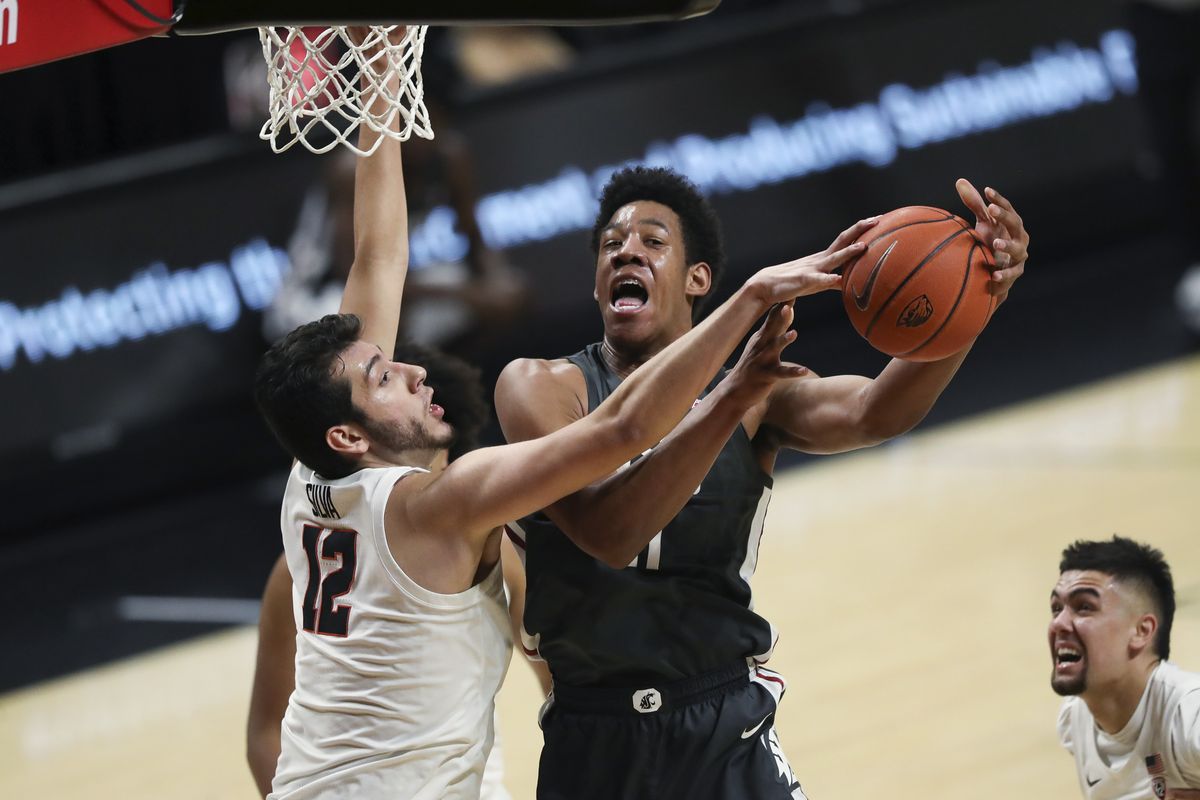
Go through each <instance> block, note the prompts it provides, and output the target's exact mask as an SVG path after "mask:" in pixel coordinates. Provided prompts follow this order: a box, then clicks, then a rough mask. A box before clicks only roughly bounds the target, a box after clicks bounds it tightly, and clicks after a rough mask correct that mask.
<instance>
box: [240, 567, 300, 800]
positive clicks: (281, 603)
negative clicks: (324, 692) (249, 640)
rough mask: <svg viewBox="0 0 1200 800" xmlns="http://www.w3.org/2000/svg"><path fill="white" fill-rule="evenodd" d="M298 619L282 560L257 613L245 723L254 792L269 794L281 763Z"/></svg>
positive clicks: (294, 658)
mask: <svg viewBox="0 0 1200 800" xmlns="http://www.w3.org/2000/svg"><path fill="white" fill-rule="evenodd" d="M295 662H296V621H295V618H294V617H293V616H292V577H291V575H289V574H288V568H287V562H286V561H285V560H284V558H283V556H280V557H279V559H278V560H277V561H276V562H275V566H274V567H273V568H272V569H271V574H270V576H269V577H268V578H267V585H266V588H265V589H264V590H263V597H262V608H261V609H260V611H259V614H258V657H257V659H256V661H255V664H254V683H253V685H252V687H251V690H250V713H249V714H248V715H247V719H246V760H247V761H248V762H249V763H250V772H251V774H253V775H254V783H255V785H256V786H257V787H258V793H259V794H260V795H262V796H263V797H266V796H267V795H268V794H270V792H271V779H272V778H274V777H275V766H276V764H277V762H278V761H279V727H280V725H281V724H282V723H283V714H284V712H285V711H286V710H287V704H288V698H289V697H291V695H292V690H293V689H294V688H295V687H296V671H295V669H296V667H295Z"/></svg>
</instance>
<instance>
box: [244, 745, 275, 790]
mask: <svg viewBox="0 0 1200 800" xmlns="http://www.w3.org/2000/svg"><path fill="white" fill-rule="evenodd" d="M246 760H247V761H248V762H249V764H250V774H251V775H252V776H253V777H254V785H255V786H256V787H257V788H258V794H259V796H261V797H266V796H267V795H268V794H270V793H271V781H272V779H273V778H274V777H275V767H276V765H277V763H278V762H279V732H278V731H275V732H274V733H271V732H268V731H263V730H260V731H252V732H251V734H250V736H248V737H247V740H246Z"/></svg>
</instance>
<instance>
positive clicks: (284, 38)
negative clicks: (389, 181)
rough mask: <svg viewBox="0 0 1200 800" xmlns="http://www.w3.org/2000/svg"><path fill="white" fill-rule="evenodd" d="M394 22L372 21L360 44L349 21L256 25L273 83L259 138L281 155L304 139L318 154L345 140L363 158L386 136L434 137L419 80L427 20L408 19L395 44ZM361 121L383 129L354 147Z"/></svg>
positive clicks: (404, 138)
mask: <svg viewBox="0 0 1200 800" xmlns="http://www.w3.org/2000/svg"><path fill="white" fill-rule="evenodd" d="M397 27H399V26H396V25H373V26H371V27H370V28H369V29H368V33H367V34H366V36H365V37H363V41H362V42H358V43H356V42H355V41H354V39H353V38H352V37H351V36H350V34H349V33H348V29H347V28H346V27H345V26H340V27H331V28H291V27H270V28H259V29H258V36H259V40H260V41H261V42H262V48H263V57H264V58H265V59H266V62H267V83H268V84H269V85H270V88H271V96H270V101H269V105H268V118H267V121H266V122H265V123H263V126H262V130H260V131H259V133H258V135H259V138H261V139H264V140H266V141H269V142H270V143H271V149H272V150H274V151H275V152H276V153H282V152H283V151H284V150H287V149H288V148H289V147H291V146H292V145H294V144H296V142H300V143H301V144H303V145H304V146H305V147H307V148H308V149H309V150H311V151H312V152H314V153H326V152H329V151H330V150H332V149H333V148H334V147H337V146H338V145H339V144H342V145H345V146H346V147H348V148H350V149H351V150H353V151H354V152H355V153H357V154H358V155H360V156H369V155H370V154H371V153H373V152H375V148H377V147H378V146H379V143H380V142H382V141H383V137H384V136H387V137H389V138H392V139H398V140H400V141H405V140H407V139H408V138H409V137H411V136H413V135H416V136H419V137H421V138H423V139H432V138H433V128H432V127H431V126H430V124H429V113H428V112H427V111H426V110H425V97H424V93H423V89H422V86H421V55H422V53H423V51H424V47H425V30H426V26H425V25H410V26H409V27H408V30H407V31H406V32H405V34H404V38H403V39H402V40H401V41H400V42H398V43H394V42H392V41H391V39H390V38H389V34H390V33H391V31H392V30H394V29H395V28H397ZM363 75H365V76H367V80H366V81H365V82H364V81H362V80H361V76H363ZM393 77H394V78H397V79H398V80H397V81H396V83H395V85H391V84H392V80H391V79H392V78H393ZM397 116H398V117H399V121H398V122H397ZM359 125H367V126H368V127H370V128H371V129H372V130H374V131H378V132H379V133H380V134H382V135H381V136H378V137H376V138H375V140H374V143H373V144H372V145H371V146H370V148H369V149H366V150H363V149H362V148H360V147H358V145H357V136H356V132H357V131H358V127H359ZM331 136H332V140H331V139H330V137H331Z"/></svg>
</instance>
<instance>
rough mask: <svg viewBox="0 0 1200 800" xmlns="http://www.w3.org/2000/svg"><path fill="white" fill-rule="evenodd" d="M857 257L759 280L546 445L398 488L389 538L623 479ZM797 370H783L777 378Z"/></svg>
mask: <svg viewBox="0 0 1200 800" xmlns="http://www.w3.org/2000/svg"><path fill="white" fill-rule="evenodd" d="M859 252H861V246H857V245H852V246H850V247H846V248H842V249H840V250H837V251H835V252H832V253H823V254H820V255H819V257H816V256H814V257H809V258H807V259H800V260H798V261H794V262H789V263H787V264H782V265H780V266H778V267H772V268H770V269H767V270H763V271H762V272H759V273H758V274H757V275H755V276H754V277H753V278H752V279H751V280H750V281H748V282H747V283H746V285H744V286H743V287H742V288H741V289H739V290H738V291H737V292H736V293H735V294H734V296H733V297H732V298H730V299H729V300H728V301H727V302H726V303H725V304H723V305H722V306H721V307H720V308H718V309H717V310H716V311H715V312H714V313H713V314H712V315H710V316H709V318H708V319H707V320H705V321H704V322H703V323H702V324H701V325H699V326H698V327H696V328H695V329H693V330H692V331H689V332H688V333H687V335H685V336H683V337H681V338H680V339H678V340H676V341H675V342H674V343H672V344H671V345H670V346H668V347H667V348H666V349H664V350H663V351H662V352H660V353H659V354H658V355H656V356H655V357H654V358H652V359H650V361H648V362H647V363H646V364H644V365H643V366H642V367H640V368H639V369H637V370H636V371H635V372H634V373H633V375H631V376H630V377H629V378H628V379H626V380H625V381H624V382H623V383H622V384H621V386H620V387H619V388H618V389H617V391H616V392H614V393H613V394H612V395H611V396H610V397H609V398H608V399H607V400H605V401H604V403H602V404H601V405H600V407H599V408H597V409H596V411H594V412H593V413H592V414H589V415H588V416H586V417H584V418H583V419H580V420H578V421H577V422H575V423H573V424H571V425H567V426H566V427H564V428H561V429H560V430H557V431H555V432H554V433H552V434H550V435H548V436H546V437H543V438H541V439H537V440H531V441H526V442H520V443H518V444H511V445H507V446H505V447H498V448H488V449H485V450H477V451H475V452H474V453H470V454H468V455H466V456H463V457H462V458H461V459H459V460H458V461H455V462H454V463H453V464H451V465H450V466H449V467H448V468H447V469H446V471H445V472H443V473H442V474H441V475H440V476H438V477H431V476H417V477H415V478H413V479H406V480H404V481H401V482H400V483H399V484H397V489H396V492H397V493H398V496H399V497H400V498H401V502H395V501H393V502H392V503H390V504H389V506H388V510H389V514H391V513H392V512H393V509H395V513H396V515H397V517H396V519H395V522H396V523H397V524H395V525H390V526H389V535H390V534H391V532H393V531H400V530H410V531H412V530H428V529H438V530H442V531H445V532H455V531H457V532H459V533H462V534H476V535H480V536H482V535H484V534H486V533H487V532H488V531H490V530H491V529H492V528H494V527H496V526H497V525H500V524H502V523H504V522H507V521H509V520H513V519H517V518H519V517H522V516H525V515H526V514H529V513H532V512H534V511H536V510H538V509H540V508H543V507H545V506H547V505H549V504H550V503H552V502H554V501H556V500H558V499H559V498H561V497H563V496H565V495H567V494H569V493H571V492H574V491H576V490H578V489H580V488H582V487H583V486H586V485H587V484H589V483H591V482H592V481H594V480H597V479H598V478H600V477H602V476H604V475H607V474H608V473H610V472H612V471H613V470H615V469H617V468H618V467H620V466H621V465H622V464H624V463H625V462H626V461H628V460H629V459H630V458H632V457H634V456H635V455H637V454H639V453H641V452H642V451H643V450H646V449H647V448H649V447H652V446H653V445H655V444H656V443H657V442H658V441H659V440H660V439H661V438H662V437H664V436H666V435H667V434H668V433H669V432H670V431H671V429H672V428H673V427H674V426H675V425H676V424H677V423H678V422H679V420H680V419H681V418H682V417H683V415H684V414H685V413H686V412H687V411H688V410H689V409H690V408H691V407H692V404H693V403H694V402H695V398H696V397H697V396H699V394H700V393H701V391H703V389H704V387H705V385H707V383H708V382H709V381H710V380H711V379H712V376H713V375H714V374H715V373H716V371H717V370H718V369H719V368H720V366H721V365H722V363H723V362H724V361H725V359H726V357H727V356H728V355H729V353H730V351H731V350H732V349H733V348H734V346H735V345H736V344H737V342H738V341H739V340H740V339H741V337H742V336H743V335H744V334H745V332H746V331H747V329H748V328H749V327H750V325H751V324H752V323H753V322H754V321H755V320H756V319H757V318H758V317H759V316H760V315H761V314H762V313H763V312H764V311H766V310H767V309H768V308H769V307H770V306H772V305H774V304H775V303H777V302H780V301H783V300H788V299H790V298H792V297H795V296H798V295H804V294H811V293H813V292H815V291H820V290H822V289H836V288H838V286H839V285H840V282H841V278H840V277H839V276H837V275H833V274H830V271H831V270H832V269H834V268H835V267H837V266H838V265H840V264H842V263H844V262H845V261H846V260H848V259H849V258H851V257H853V256H855V255H857V254H858V253H859ZM790 321H791V310H790V307H781V308H779V309H776V310H775V311H773V312H772V313H771V314H770V315H768V322H767V325H766V326H765V328H764V331H763V333H762V336H763V338H765V339H766V340H767V341H768V342H771V343H773V344H772V345H771V346H775V347H776V348H781V347H782V346H783V344H785V343H786V341H791V338H792V337H793V336H794V334H790V333H788V332H787V325H788V323H790ZM798 370H799V368H798V367H795V366H794V365H781V366H780V367H779V368H778V373H779V375H780V376H788V375H796V374H798ZM406 484H407V486H406ZM394 497H396V495H394Z"/></svg>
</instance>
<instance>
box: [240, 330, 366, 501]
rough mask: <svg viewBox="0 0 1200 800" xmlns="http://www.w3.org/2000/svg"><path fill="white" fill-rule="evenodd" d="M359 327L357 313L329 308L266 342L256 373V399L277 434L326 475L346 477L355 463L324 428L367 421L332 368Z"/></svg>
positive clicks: (297, 455)
mask: <svg viewBox="0 0 1200 800" xmlns="http://www.w3.org/2000/svg"><path fill="white" fill-rule="evenodd" d="M361 332H362V323H361V322H359V319H358V317H356V316H354V315H353V314H329V315H327V316H324V317H321V318H320V319H319V320H317V321H315V322H309V323H306V324H304V325H301V326H300V327H298V328H296V329H295V330H294V331H292V332H291V333H289V334H288V335H287V336H285V337H283V338H282V339H280V340H279V341H278V342H276V343H275V344H273V345H271V346H270V347H269V348H267V352H265V353H263V356H262V359H261V360H260V361H259V362H258V371H257V372H256V373H255V375H254V402H255V403H256V404H257V405H258V410H259V412H260V413H261V414H262V415H263V418H264V419H265V420H266V421H267V425H268V426H269V427H270V428H271V432H272V433H274V434H275V438H276V439H278V440H279V443H280V444H281V445H283V449H284V450H287V451H288V453H290V454H291V456H292V457H293V458H295V459H297V460H299V461H300V462H301V463H302V464H304V465H305V466H306V467H309V468H310V469H312V470H313V471H314V472H316V473H317V474H319V475H321V476H322V477H325V478H343V477H345V476H347V475H349V474H350V473H351V472H354V470H355V469H356V468H357V467H356V465H355V463H354V461H353V460H352V459H350V458H348V457H346V456H343V455H341V454H339V453H337V452H335V451H334V450H333V449H332V448H331V447H330V446H329V445H328V443H327V442H326V441H325V432H326V431H327V430H329V428H330V427H332V426H334V425H339V424H342V423H345V422H359V423H361V422H363V421H364V415H363V414H362V412H361V411H359V409H357V408H356V407H355V406H354V403H353V401H352V400H351V399H350V382H349V381H348V380H347V379H346V377H345V376H344V375H335V374H334V372H335V369H334V368H335V362H340V355H341V352H342V351H343V350H345V349H346V348H347V347H349V346H350V345H352V344H354V342H355V341H357V340H358V337H359V334H360V333H361ZM343 368H344V365H343Z"/></svg>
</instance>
